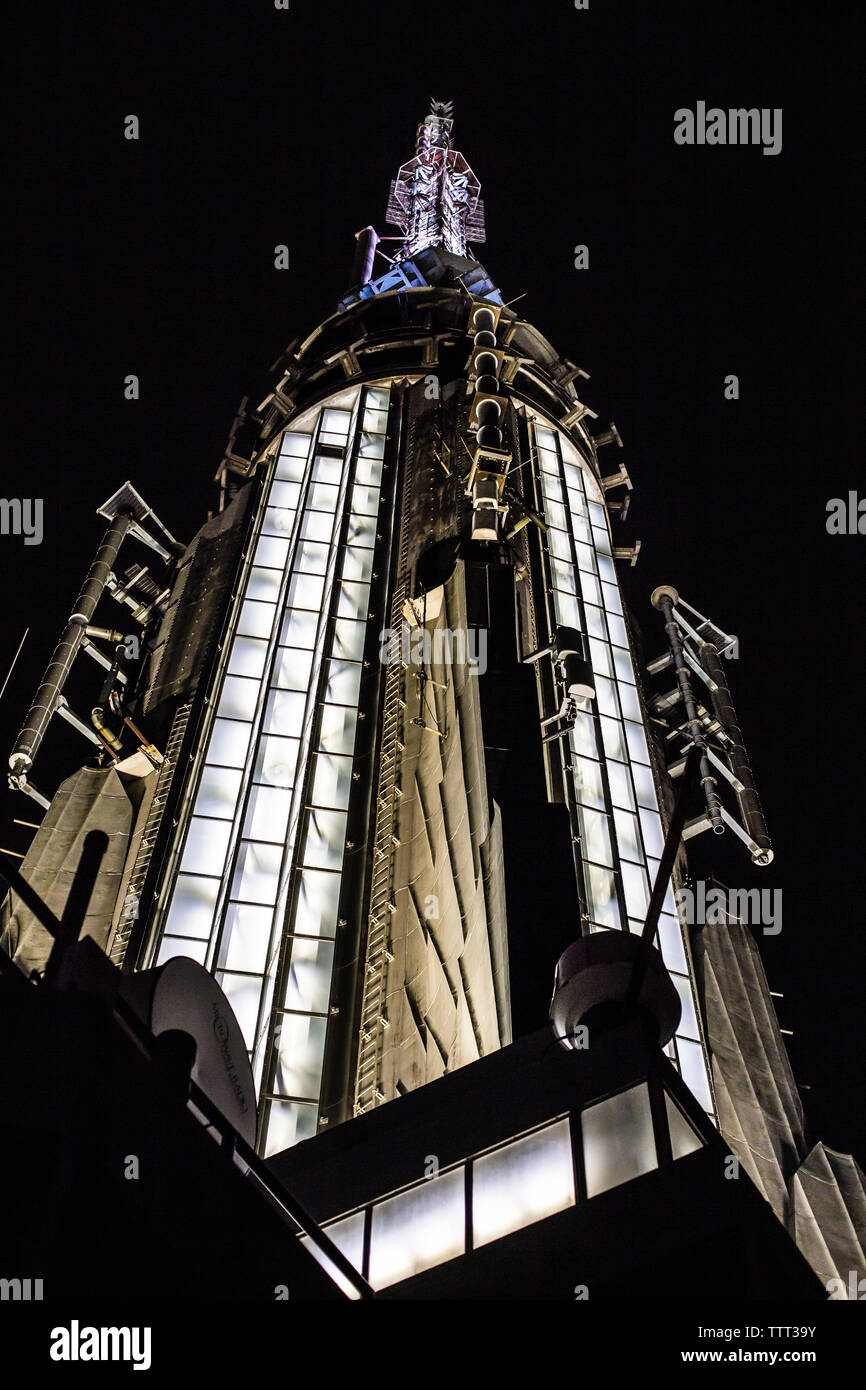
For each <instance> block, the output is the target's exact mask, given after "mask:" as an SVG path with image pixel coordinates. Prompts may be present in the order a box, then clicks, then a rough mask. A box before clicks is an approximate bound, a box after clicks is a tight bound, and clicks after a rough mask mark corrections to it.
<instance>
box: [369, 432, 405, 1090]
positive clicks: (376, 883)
mask: <svg viewBox="0 0 866 1390" xmlns="http://www.w3.org/2000/svg"><path fill="white" fill-rule="evenodd" d="M414 444H415V426H414V421H413V423H412V425H411V427H410V430H409V440H408V448H407V454H406V460H407V461H406V474H405V477H404V481H403V505H402V508H401V511H402V517H403V518H405V516H406V513H407V507H406V502H407V500H408V497H409V494H410V490H411V485H412V472H413V470H412V466H411V465H412V458H413V455H414ZM408 560H409V534H408V527H407V526H406V524H405V521H404V520H402V519H401V525H400V551H399V557H398V566H397V579H396V581H395V584H394V590H393V593H392V595H391V609H390V613H391V616H390V625H391V629H392V631H394V632H396V631H399V629H400V626H401V624H402V623H403V621H404V619H403V604H404V603H405V601H406V599H407V598H408V596H409V569H408ZM405 714H406V672H405V668H404V666H403V663H402V661H399V660H398V661H394V662H392V663H390V664H389V665H388V668H387V673H386V676H385V694H384V700H383V708H382V738H381V744H380V757H379V779H378V785H377V790H376V829H375V832H374V837H373V872H372V879H371V885H370V911H369V916H368V926H367V947H366V959H365V966H364V985H363V991H362V997H361V1027H360V1037H359V1040H358V1067H357V1072H356V1075H355V1104H354V1112H355V1114H356V1115H361V1114H363V1113H364V1111H365V1110H369V1109H370V1108H371V1107H372V1106H374V1105H376V1104H378V1103H380V1102H381V1101H383V1100H385V1096H384V1094H383V1093H382V1091H381V1090H380V1087H379V1064H380V1060H381V1055H382V1044H383V1032H384V1030H385V1029H386V1028H387V1027H388V1019H387V1016H386V1014H385V986H386V980H387V974H388V963H389V961H390V960H392V959H393V957H392V955H391V952H390V949H389V942H390V926H391V923H390V916H391V913H392V912H394V911H395V910H396V909H395V906H394V901H393V894H392V887H393V879H394V851H395V849H396V848H397V846H398V844H399V840H398V839H397V836H396V833H395V828H396V823H397V817H398V815H399V809H400V797H401V796H402V794H403V793H402V789H401V787H400V762H401V756H402V753H403V749H404V743H403V729H404V724H405Z"/></svg>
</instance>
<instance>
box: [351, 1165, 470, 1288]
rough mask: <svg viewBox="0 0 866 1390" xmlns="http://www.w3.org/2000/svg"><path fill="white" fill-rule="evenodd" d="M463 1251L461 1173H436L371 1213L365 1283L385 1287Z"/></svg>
mask: <svg viewBox="0 0 866 1390" xmlns="http://www.w3.org/2000/svg"><path fill="white" fill-rule="evenodd" d="M465 1247H466V1198H465V1171H464V1169H463V1168H458V1169H456V1170H455V1171H454V1172H451V1173H441V1174H440V1175H439V1176H438V1177H435V1178H431V1179H430V1180H429V1181H428V1182H424V1183H420V1184H419V1185H418V1186H417V1187H412V1188H409V1190H408V1191H407V1192H400V1193H398V1194H397V1196H396V1197H389V1198H388V1199H387V1201H384V1202H380V1203H379V1205H378V1206H376V1207H374V1208H373V1226H372V1235H371V1240H370V1283H371V1284H372V1286H373V1288H374V1289H383V1288H386V1287H387V1286H388V1285H389V1284H396V1283H398V1282H399V1280H401V1279H408V1278H409V1277H410V1276H411V1275H413V1274H420V1273H421V1271H422V1270H424V1269H430V1268H431V1267H432V1266H433V1265H438V1264H442V1263H443V1262H444V1261H445V1260H453V1259H454V1257H455V1256H456V1255H462V1254H463V1251H464V1249H465Z"/></svg>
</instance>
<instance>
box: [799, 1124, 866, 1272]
mask: <svg viewBox="0 0 866 1390" xmlns="http://www.w3.org/2000/svg"><path fill="white" fill-rule="evenodd" d="M791 1192H792V1195H793V1199H794V1234H795V1237H796V1241H797V1244H798V1245H799V1247H800V1249H801V1250H802V1252H803V1254H804V1255H805V1256H806V1259H807V1260H808V1261H809V1264H810V1265H811V1266H812V1268H813V1269H814V1271H815V1273H816V1274H817V1275H818V1277H819V1279H822V1280H823V1281H824V1284H825V1287H826V1285H827V1284H828V1282H829V1280H831V1279H838V1280H840V1282H841V1284H842V1289H841V1290H839V1289H837V1290H836V1291H835V1297H836V1298H837V1299H841V1298H846V1299H847V1298H851V1299H858V1298H859V1299H862V1297H863V1292H864V1291H863V1290H862V1289H861V1288H860V1280H861V1279H862V1278H863V1277H864V1276H866V1177H864V1174H863V1170H862V1169H861V1167H860V1165H859V1164H858V1163H857V1161H856V1159H854V1158H852V1157H851V1155H850V1154H839V1153H835V1152H834V1150H833V1149H828V1148H827V1147H826V1145H825V1144H821V1143H818V1144H816V1145H815V1147H814V1148H813V1149H812V1150H811V1151H810V1152H809V1154H808V1155H807V1156H806V1158H805V1159H804V1160H803V1162H802V1163H801V1165H800V1167H799V1169H798V1170H797V1172H796V1173H795V1174H794V1177H793V1179H792V1180H791ZM852 1276H853V1277H852Z"/></svg>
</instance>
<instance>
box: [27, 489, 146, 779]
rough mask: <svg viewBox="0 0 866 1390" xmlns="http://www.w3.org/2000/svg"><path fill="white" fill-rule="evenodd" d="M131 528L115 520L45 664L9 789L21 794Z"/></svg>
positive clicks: (123, 519) (128, 523) (121, 518)
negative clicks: (44, 670) (23, 781)
mask: <svg viewBox="0 0 866 1390" xmlns="http://www.w3.org/2000/svg"><path fill="white" fill-rule="evenodd" d="M131 524H132V517H130V516H126V515H123V516H117V517H115V519H114V521H113V522H112V523H111V525H110V526H109V528H108V530H107V531H106V532H105V535H104V536H103V537H102V543H101V545H100V547H99V549H98V550H97V552H96V556H95V558H94V561H93V564H92V565H91V566H90V569H89V571H88V574H87V578H86V579H85V581H84V584H83V586H82V588H81V592H80V593H79V595H78V598H77V599H76V601H75V607H74V608H73V610H72V613H71V615H70V617H69V621H68V622H67V624H66V627H65V628H64V630H63V635H62V636H61V638H60V641H59V642H58V643H57V646H56V647H55V648H54V654H53V655H52V657H51V660H50V662H49V663H48V667H47V670H46V672H45V675H44V676H43V678H42V683H41V685H40V686H39V689H38V690H37V692H36V696H35V698H34V700H33V703H32V705H31V706H30V709H29V711H28V713H27V718H26V720H25V722H24V727H23V728H22V730H21V732H20V734H19V735H18V738H17V740H16V742H15V747H14V749H13V750H12V754H11V756H10V758H9V767H10V769H11V772H10V777H9V781H10V785H11V786H13V787H16V788H18V789H19V790H23V788H22V787H21V786H20V779H21V778H22V777H23V778H24V779H25V780H26V774H27V771H28V769H29V768H31V767H32V766H33V760H34V758H35V757H36V754H37V753H38V752H39V748H40V745H41V743H42V740H43V738H44V737H45V732H46V730H47V728H48V725H49V722H50V720H51V716H52V714H53V713H54V710H55V708H56V705H57V697H58V696H59V695H60V694H61V692H62V690H63V687H64V685H65V684H66V680H67V677H68V675H69V672H70V670H71V669H72V663H73V662H74V660H75V658H76V656H77V655H78V649H79V647H80V646H81V643H82V641H83V640H84V630H85V628H86V627H88V626H89V624H90V620H91V618H92V617H93V614H94V612H95V610H96V605H97V604H98V603H99V600H100V599H101V598H102V595H103V593H104V592H105V586H106V583H107V581H108V576H109V574H110V573H111V569H112V566H113V565H114V562H115V560H116V559H117V552H118V551H119V549H120V546H121V543H122V541H123V539H124V537H125V535H126V533H127V531H128V530H129V528H130V526H131Z"/></svg>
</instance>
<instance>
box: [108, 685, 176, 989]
mask: <svg viewBox="0 0 866 1390" xmlns="http://www.w3.org/2000/svg"><path fill="white" fill-rule="evenodd" d="M191 709H192V703H191V702H187V704H185V705H181V706H180V708H179V709H178V710H177V711H176V713H175V716H174V719H173V720H172V725H171V732H170V733H169V736H168V742H167V744H166V749H165V756H164V758H163V761H162V764H161V766H160V769H159V773H158V774H157V781H156V790H155V791H154V794H153V800H152V801H151V803H150V806H149V808H148V812H147V820H146V821H145V824H144V833H143V835H142V837H141V843H140V844H139V846H138V852H137V854H136V856H135V863H134V864H133V866H132V872H131V873H130V875H129V881H128V883H127V885H126V895H125V897H124V899H123V907H122V908H121V912H120V917H119V919H118V922H117V926H116V928H115V930H114V936H113V938H112V942H111V949H110V950H109V953H108V955H109V959H110V960H111V961H112V963H113V964H114V965H117V966H120V965H122V964H123V960H124V956H125V955H126V948H127V946H128V945H129V938H130V935H131V933H132V929H133V926H134V925H135V922H136V921H137V919H138V915H139V905H140V901H141V894H142V891H143V889H144V882H145V879H146V878H147V871H148V869H149V868H150V861H151V859H152V858H153V850H154V846H155V844H156V840H157V836H158V834H159V828H160V826H161V824H162V816H163V812H164V811H165V807H166V802H167V801H168V796H169V792H170V790H171V784H172V780H173V778H174V772H175V768H176V767H177V761H178V758H179V756H180V750H181V746H182V744H183V740H184V737H185V735H186V729H187V725H188V723H189V715H190V710H191Z"/></svg>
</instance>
